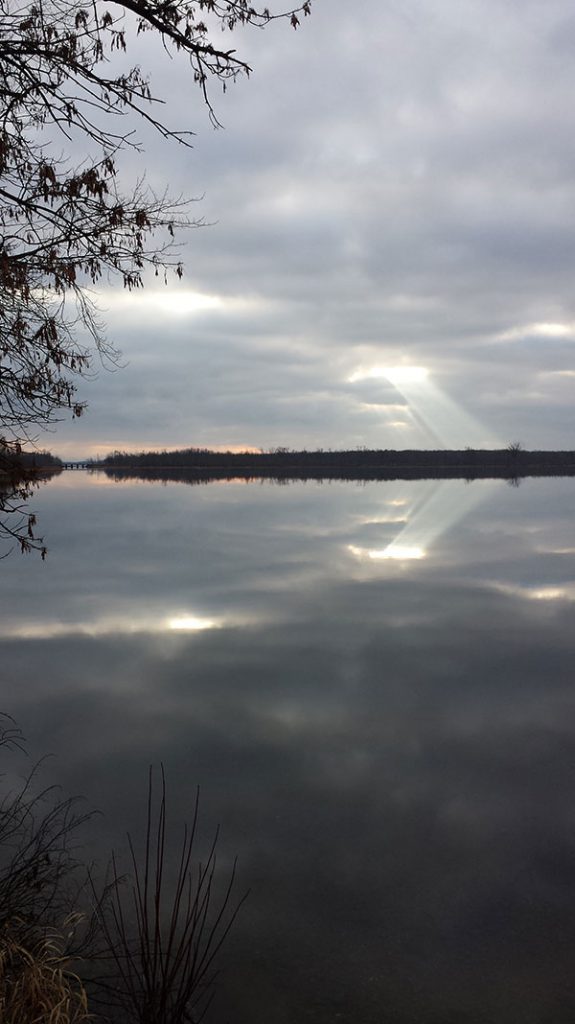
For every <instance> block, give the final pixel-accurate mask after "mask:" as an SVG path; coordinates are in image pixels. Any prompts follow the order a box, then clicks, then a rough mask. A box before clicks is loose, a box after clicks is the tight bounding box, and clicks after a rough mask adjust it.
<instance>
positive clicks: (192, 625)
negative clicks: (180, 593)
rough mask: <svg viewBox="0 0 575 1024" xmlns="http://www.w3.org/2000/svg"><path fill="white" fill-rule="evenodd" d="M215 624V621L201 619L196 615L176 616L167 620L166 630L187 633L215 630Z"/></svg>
mask: <svg viewBox="0 0 575 1024" xmlns="http://www.w3.org/2000/svg"><path fill="white" fill-rule="evenodd" d="M216 626H217V622H216V621H215V619H202V618H200V617H199V616H197V615H176V616H175V617H174V618H173V619H168V621H167V627H168V629H177V630H182V631H187V632H196V631H197V630H201V629H215V628H216Z"/></svg>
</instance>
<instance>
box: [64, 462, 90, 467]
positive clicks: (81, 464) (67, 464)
mask: <svg viewBox="0 0 575 1024" xmlns="http://www.w3.org/2000/svg"><path fill="white" fill-rule="evenodd" d="M62 469H88V463H87V462H64V461H63V462H62Z"/></svg>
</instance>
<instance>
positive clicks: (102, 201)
mask: <svg viewBox="0 0 575 1024" xmlns="http://www.w3.org/2000/svg"><path fill="white" fill-rule="evenodd" d="M310 4H311V0H305V2H304V3H302V4H301V5H300V6H298V7H295V8H292V9H290V10H288V11H284V12H282V13H275V14H274V13H271V12H270V11H269V10H268V9H267V8H263V9H262V8H255V7H252V6H251V5H250V4H249V3H248V2H247V0H112V2H109V3H108V2H105V0H86V2H85V3H82V2H80V0H30V2H21V0H0V443H3V444H4V445H7V446H11V445H12V446H15V445H16V443H17V442H18V441H21V440H22V439H23V438H26V437H27V436H28V434H29V432H30V431H32V432H33V431H34V429H35V427H36V426H38V425H40V424H43V423H44V424H45V423H49V422H51V421H52V420H54V419H55V418H57V417H58V415H59V414H61V413H62V412H63V411H65V410H69V411H70V412H71V414H72V415H73V416H79V415H80V414H81V413H82V411H83V408H84V405H83V403H82V402H80V401H79V400H78V399H77V396H76V381H77V378H78V375H80V376H81V375H83V374H85V373H86V372H87V371H88V369H89V366H90V362H91V358H92V357H93V354H94V352H95V351H97V352H99V353H100V355H101V356H102V357H104V358H109V359H112V360H113V359H114V358H115V357H116V355H117V353H116V352H115V350H114V347H113V346H112V345H110V344H109V343H108V342H107V341H106V338H105V334H104V331H103V327H102V324H101V322H100V320H99V318H98V315H97V310H96V309H95V307H94V305H93V303H92V301H91V299H90V297H89V292H88V291H87V286H89V285H90V284H94V283H96V282H98V281H99V280H100V279H101V278H102V277H104V278H105V277H108V276H110V275H112V276H117V277H119V279H120V280H121V281H122V282H123V285H124V286H125V287H126V288H129V289H132V288H138V287H140V286H141V285H142V274H143V271H144V269H145V268H146V267H151V268H152V269H153V271H154V272H155V273H156V274H161V275H162V276H165V275H166V273H167V271H168V270H170V269H171V270H173V272H174V273H175V274H176V275H178V276H181V274H182V265H181V262H180V259H179V256H178V253H177V251H176V250H174V248H173V239H174V235H175V233H176V231H177V229H178V228H182V227H186V226H195V225H197V224H198V221H197V220H194V219H193V218H192V217H191V215H190V206H189V203H188V202H186V201H185V200H182V199H175V200H174V199H170V198H169V197H168V196H167V194H161V195H157V194H155V193H154V192H153V191H152V190H151V189H150V188H148V187H147V186H146V184H145V183H144V181H140V182H139V183H138V184H137V185H136V187H135V188H133V189H131V190H129V191H128V192H124V191H122V188H121V184H120V181H119V177H118V173H117V165H118V159H119V156H120V154H121V153H122V151H123V150H125V149H126V148H130V147H132V148H134V147H135V148H137V142H136V141H135V137H134V135H133V126H134V120H133V117H135V118H137V119H140V120H142V121H145V122H147V123H148V124H150V125H152V126H153V128H154V129H155V130H156V131H157V132H158V133H159V134H160V135H161V136H163V137H164V138H165V139H168V140H172V141H176V142H179V143H181V144H183V145H189V144H190V137H191V132H189V131H183V132H178V131H175V130H173V129H172V128H170V127H169V126H168V125H167V124H166V123H165V121H164V120H162V119H160V118H159V116H158V115H157V113H156V111H157V104H158V102H159V98H158V97H157V96H156V95H155V94H154V93H153V92H152V85H151V83H150V80H149V77H148V75H147V74H146V73H145V72H144V71H143V70H142V69H141V68H140V67H139V66H138V65H131V63H130V60H129V58H128V49H129V46H130V43H131V42H132V43H133V41H134V37H135V36H137V35H138V34H139V33H142V32H151V33H154V34H155V35H156V36H157V38H158V42H159V43H160V44H163V46H164V47H166V48H168V49H172V50H173V51H175V52H176V54H179V55H180V57H183V58H185V59H187V61H188V62H189V65H190V74H191V77H192V79H193V81H194V82H195V83H196V85H197V87H198V88H199V90H200V94H201V96H202V97H203V100H204V101H205V103H206V104H207V108H208V112H209V116H210V118H211V120H212V121H213V122H214V123H215V124H217V118H216V114H215V111H214V107H213V104H212V100H211V95H210V91H209V87H210V83H213V82H214V81H215V82H219V83H220V84H221V85H222V86H223V87H224V88H225V87H226V85H227V84H228V83H229V82H230V81H233V80H234V79H235V78H237V77H238V76H239V75H249V73H250V67H249V66H248V64H247V63H245V61H243V60H242V59H241V58H240V57H239V56H238V55H237V53H236V51H235V49H233V48H226V47H225V46H222V40H224V41H225V40H226V38H228V39H229V36H227V33H228V32H229V31H231V30H234V29H235V28H237V27H238V26H241V25H251V26H254V27H258V28H262V27H264V26H265V25H267V24H268V23H269V22H270V21H272V20H276V19H278V18H283V19H287V21H288V22H289V23H291V25H292V26H293V27H294V28H296V27H297V25H298V24H299V20H300V18H301V16H302V15H308V14H309V13H310ZM220 29H224V30H226V32H225V33H224V34H222V33H221V32H220V31H219V30H220ZM129 115H133V117H131V118H130V116H129ZM126 118H127V121H126ZM58 138H59V139H60V144H61V145H62V146H63V149H64V153H63V155H61V156H56V155H55V142H54V140H55V139H58ZM79 143H81V144H82V147H83V149H84V151H86V149H88V151H89V152H90V153H91V156H88V157H87V158H86V159H85V160H84V161H83V162H82V163H81V164H80V165H76V164H74V161H73V159H72V158H71V156H70V153H71V152H73V151H74V149H75V148H76V149H77V147H78V144H79ZM66 154H68V155H66Z"/></svg>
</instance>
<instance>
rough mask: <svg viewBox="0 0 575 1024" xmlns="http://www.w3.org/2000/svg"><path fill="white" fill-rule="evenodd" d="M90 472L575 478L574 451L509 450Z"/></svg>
mask: <svg viewBox="0 0 575 1024" xmlns="http://www.w3.org/2000/svg"><path fill="white" fill-rule="evenodd" d="M88 468H89V469H90V470H97V471H104V472H106V473H107V474H108V475H110V476H113V477H114V478H115V479H123V478H128V477H140V478H141V479H148V480H152V479H164V480H166V479H169V480H181V481H183V482H190V483H192V482H195V481H197V482H198V483H204V482H208V481H209V480H231V479H244V480H257V479H275V480H286V481H287V480H307V479H331V480H398V479H401V480H414V479H432V478H435V479H465V480H475V479H488V478H499V479H506V480H511V481H515V480H518V479H521V478H523V477H533V476H575V451H523V450H522V449H517V448H515V447H512V446H510V447H509V448H506V449H498V450H492V451H486V450H481V449H463V450H452V451H444V450H435V451H430V450H417V449H409V450H399V451H396V450H390V449H387V450H379V451H378V450H357V451H356V450H354V451H289V450H284V449H280V450H276V451H271V452H261V453H257V452H255V453H254V452H239V453H237V452H214V451H210V450H208V449H181V450H179V451H171V452H142V453H140V454H134V453H128V452H126V453H119V452H115V453H114V454H113V455H110V456H108V457H107V458H106V459H103V460H101V461H99V462H94V463H90V464H89V467H88Z"/></svg>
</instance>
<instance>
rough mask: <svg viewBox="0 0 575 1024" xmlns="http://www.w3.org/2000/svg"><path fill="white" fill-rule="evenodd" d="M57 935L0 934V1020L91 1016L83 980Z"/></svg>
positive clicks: (75, 1022) (55, 1022)
mask: <svg viewBox="0 0 575 1024" xmlns="http://www.w3.org/2000/svg"><path fill="white" fill-rule="evenodd" d="M62 949H63V940H62V939H61V937H60V936H56V935H51V936H45V935H44V936H42V937H40V938H38V939H36V940H35V941H28V942H27V944H26V946H24V945H23V944H22V942H21V941H20V940H19V937H18V934H17V931H15V932H12V931H11V930H9V929H4V931H3V933H2V934H1V935H0V1022H1V1024H83V1022H84V1021H89V1020H92V1015H91V1014H90V1013H89V1012H88V1003H87V998H86V992H85V991H84V987H83V985H82V982H81V981H80V979H79V978H78V976H77V975H76V974H74V972H73V971H72V970H71V969H70V968H71V965H70V961H69V959H68V958H67V957H66V956H65V955H64V954H63V953H62Z"/></svg>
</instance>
